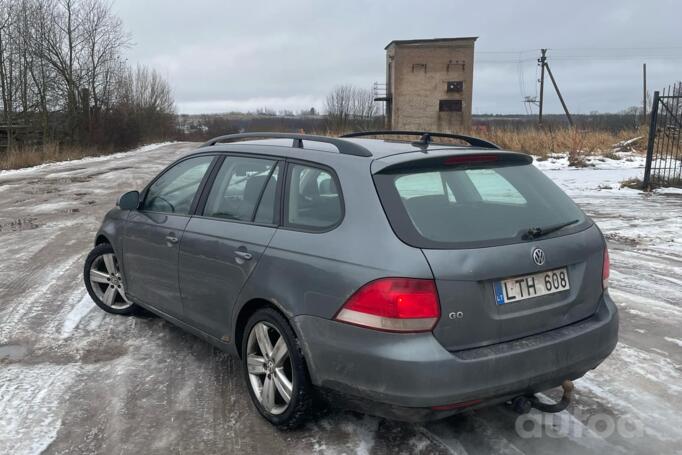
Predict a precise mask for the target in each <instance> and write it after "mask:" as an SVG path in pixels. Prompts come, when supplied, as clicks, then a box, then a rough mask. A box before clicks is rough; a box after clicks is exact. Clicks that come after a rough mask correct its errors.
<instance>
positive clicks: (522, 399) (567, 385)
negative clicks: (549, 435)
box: [511, 380, 575, 414]
mask: <svg viewBox="0 0 682 455" xmlns="http://www.w3.org/2000/svg"><path fill="white" fill-rule="evenodd" d="M561 388H562V389H563V390H564V394H563V395H562V396H561V400H559V401H558V402H556V403H552V404H548V403H543V402H541V401H540V399H539V398H538V397H536V396H535V395H520V396H518V397H516V398H514V399H513V400H511V408H512V409H513V410H514V411H515V412H518V413H519V414H527V413H528V412H530V410H531V408H535V409H537V410H538V411H542V412H551V413H555V412H561V411H563V410H564V409H566V408H567V407H568V404H569V403H570V402H571V393H573V389H574V388H575V386H574V385H573V381H569V380H565V381H564V382H563V383H562V384H561Z"/></svg>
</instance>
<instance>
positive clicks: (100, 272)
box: [90, 253, 133, 310]
mask: <svg viewBox="0 0 682 455" xmlns="http://www.w3.org/2000/svg"><path fill="white" fill-rule="evenodd" d="M90 285H91V286H92V290H93V291H94V292H95V295H96V296H97V298H98V299H100V300H101V301H102V303H104V304H105V305H107V306H108V307H111V308H114V309H117V310H122V309H126V308H128V307H130V306H132V304H133V303H132V302H131V301H130V300H128V297H126V293H125V287H124V286H123V279H122V277H121V270H120V268H119V266H118V260H117V259H116V256H115V255H114V254H112V253H107V254H103V255H101V256H99V257H97V258H96V259H95V260H94V261H92V265H91V266H90Z"/></svg>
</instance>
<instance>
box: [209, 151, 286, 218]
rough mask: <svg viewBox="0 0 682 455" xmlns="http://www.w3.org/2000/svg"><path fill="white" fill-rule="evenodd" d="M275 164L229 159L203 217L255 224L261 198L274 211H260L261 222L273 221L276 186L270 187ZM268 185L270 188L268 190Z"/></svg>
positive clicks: (265, 161)
mask: <svg viewBox="0 0 682 455" xmlns="http://www.w3.org/2000/svg"><path fill="white" fill-rule="evenodd" d="M275 165H276V161H273V160H265V159H259V158H247V157H234V156H228V157H227V158H225V161H223V164H222V165H221V167H220V170H219V171H218V174H217V175H216V179H215V182H214V183H213V187H212V188H211V192H210V193H209V195H208V199H207V200H206V206H205V208H204V216H208V217H212V218H225V219H228V220H237V221H253V218H254V213H255V211H256V207H257V206H258V204H259V202H260V201H261V198H263V199H267V201H265V202H266V203H267V204H266V205H269V206H270V207H271V208H270V209H269V210H270V213H266V212H267V211H268V210H267V208H266V209H264V210H263V211H260V210H259V213H258V215H259V216H260V220H261V222H268V220H272V218H273V214H274V197H275V194H274V187H273V186H271V185H269V184H268V180H269V179H270V178H271V175H272V174H273V170H274V169H273V168H274V167H275ZM266 185H267V186H268V187H269V188H270V191H268V188H266ZM270 222H272V221H270Z"/></svg>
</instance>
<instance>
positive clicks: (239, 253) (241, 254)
mask: <svg viewBox="0 0 682 455" xmlns="http://www.w3.org/2000/svg"><path fill="white" fill-rule="evenodd" d="M234 255H235V256H237V257H238V258H240V259H244V260H245V261H250V260H251V259H253V254H251V253H249V252H247V251H241V250H236V251H235V252H234Z"/></svg>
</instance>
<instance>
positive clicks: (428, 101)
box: [376, 37, 476, 132]
mask: <svg viewBox="0 0 682 455" xmlns="http://www.w3.org/2000/svg"><path fill="white" fill-rule="evenodd" d="M475 42H476V38H475V37H471V38H438V39H426V40H406V41H391V42H390V43H389V44H388V46H386V93H385V96H378V97H377V98H376V100H377V101H385V102H386V121H387V127H388V128H390V129H393V130H419V131H443V132H463V131H466V130H467V129H468V128H469V127H470V126H471V97H472V85H473V73H474V71H473V70H474V43H475Z"/></svg>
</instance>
